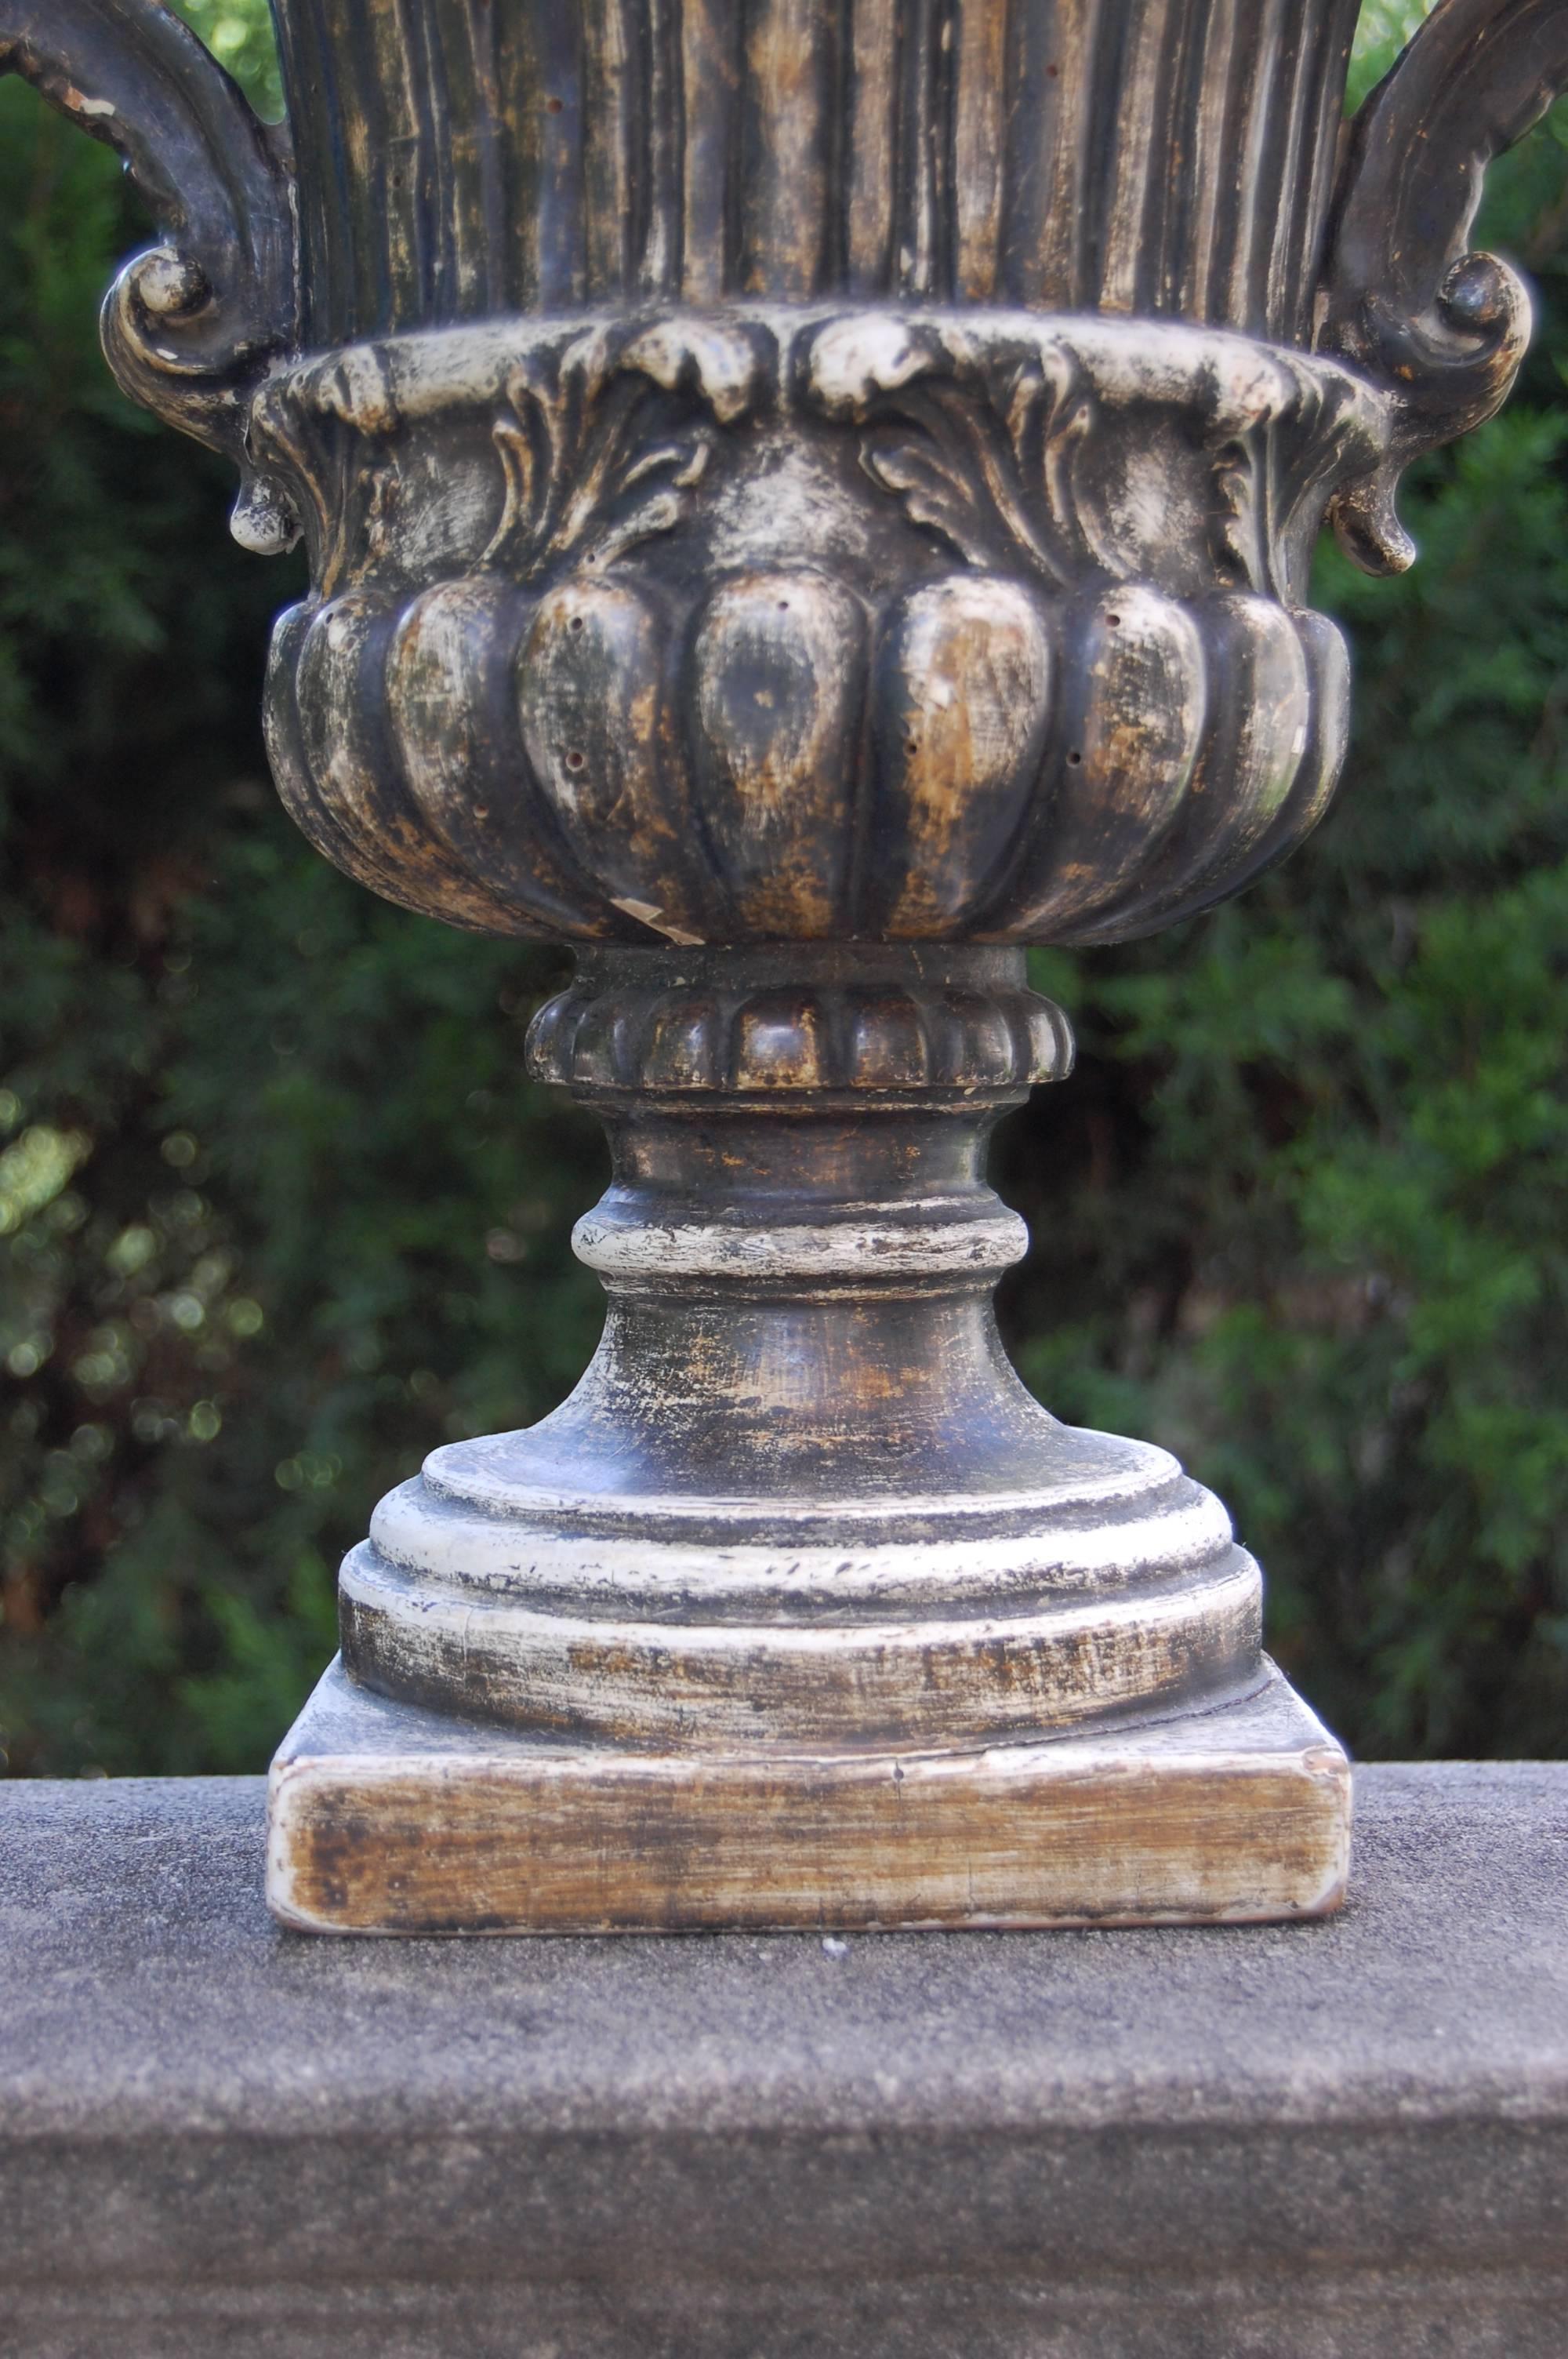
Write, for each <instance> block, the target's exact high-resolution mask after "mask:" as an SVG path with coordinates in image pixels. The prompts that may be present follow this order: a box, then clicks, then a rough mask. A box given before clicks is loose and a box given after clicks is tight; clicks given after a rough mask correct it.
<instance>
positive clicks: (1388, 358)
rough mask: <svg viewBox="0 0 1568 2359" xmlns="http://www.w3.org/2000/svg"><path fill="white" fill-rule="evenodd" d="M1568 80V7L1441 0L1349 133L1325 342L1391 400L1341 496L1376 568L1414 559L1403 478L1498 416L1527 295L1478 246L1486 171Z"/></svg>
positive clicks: (1352, 533) (1564, 3) (1521, 345)
mask: <svg viewBox="0 0 1568 2359" xmlns="http://www.w3.org/2000/svg"><path fill="white" fill-rule="evenodd" d="M1565 87H1568V0H1439V5H1437V7H1436V8H1434V9H1433V13H1432V15H1431V16H1429V17H1428V18H1427V19H1426V22H1425V23H1424V24H1423V25H1422V27H1421V28H1420V30H1419V31H1418V32H1417V33H1416V35H1415V36H1414V38H1413V39H1412V40H1411V42H1410V43H1409V45H1408V47H1407V48H1406V49H1405V50H1404V52H1403V54H1402V55H1401V56H1400V59H1399V60H1398V61H1397V63H1396V64H1395V66H1394V67H1393V70H1392V71H1391V72H1390V73H1389V74H1388V75H1387V76H1386V78H1385V79H1384V81H1383V82H1381V83H1380V84H1379V87H1378V88H1377V89H1376V90H1375V91H1374V92H1372V95H1371V96H1370V97H1369V98H1368V101H1367V103H1366V104H1365V105H1364V106H1363V107H1362V108H1361V110H1360V113H1359V114H1357V117H1356V120H1355V122H1354V124H1353V125H1352V126H1351V131H1350V136H1349V139H1348V141H1347V143H1346V154H1345V159H1344V163H1343V166H1342V168H1341V172H1340V179H1339V188H1338V192H1337V195H1336V202H1335V209H1334V216H1333V220H1332V223H1331V225H1330V233H1329V246H1328V255H1327V261H1326V265H1325V272H1324V277H1323V280H1322V286H1321V293H1320V299H1319V329H1318V344H1319V348H1320V349H1321V350H1324V351H1326V352H1331V353H1342V354H1344V356H1345V357H1346V359H1348V360H1350V361H1351V362H1353V363H1354V364H1356V365H1357V367H1359V368H1360V369H1362V370H1363V371H1364V372H1366V373H1367V374H1368V375H1371V376H1372V377H1374V378H1375V379H1377V380H1378V381H1379V383H1380V384H1381V385H1382V386H1384V387H1385V388H1386V389H1387V390H1388V392H1389V393H1390V395H1391V396H1392V397H1393V403H1394V418H1395V423H1394V433H1393V441H1392V445H1391V448H1390V451H1389V454H1388V457H1387V458H1386V460H1385V461H1384V462H1383V463H1382V465H1381V466H1380V467H1379V469H1378V471H1377V472H1376V473H1375V474H1372V475H1370V476H1368V477H1366V478H1365V479H1363V480H1362V481H1361V482H1359V483H1357V484H1351V485H1350V486H1349V487H1348V488H1347V489H1346V490H1345V491H1343V492H1342V493H1341V494H1340V495H1339V496H1338V498H1337V500H1336V503H1335V506H1334V510H1333V517H1334V524H1335V528H1336V531H1337V533H1338V535H1339V538H1340V541H1341V544H1342V545H1343V546H1344V548H1345V549H1346V551H1347V552H1348V554H1349V555H1350V556H1351V557H1353V558H1354V559H1355V560H1356V561H1357V563H1358V564H1359V565H1361V566H1362V567H1364V568H1365V569H1366V571H1368V572H1378V573H1391V572H1401V571H1403V570H1404V568H1405V567H1406V566H1408V565H1409V564H1410V563H1411V559H1412V558H1413V557H1414V555H1415V550H1414V547H1413V545H1412V543H1411V539H1410V538H1409V535H1408V534H1407V533H1406V532H1405V530H1404V528H1403V527H1402V526H1401V525H1400V521H1399V517H1398V516H1397V514H1396V512H1395V507H1394V495H1395V492H1396V490H1397V488H1398V484H1399V479H1400V473H1402V471H1403V469H1404V468H1405V466H1406V465H1407V464H1408V463H1409V462H1410V461H1411V459H1413V458H1414V457H1416V456H1417V454H1418V453H1419V452H1421V451H1431V450H1435V449H1436V448H1437V446H1438V445H1439V444H1440V443H1443V442H1448V441H1452V440H1454V437H1455V436H1457V435H1460V434H1465V433H1467V432H1468V431H1469V429H1471V428H1472V427H1474V426H1479V425H1480V424H1481V423H1482V421H1483V420H1484V419H1487V418H1490V417H1491V415H1492V413H1493V412H1494V410H1496V409H1498V408H1500V407H1501V405H1502V403H1503V402H1504V401H1505V400H1506V399H1507V398H1508V395H1509V388H1510V387H1511V386H1512V384H1513V381H1514V378H1515V376H1516V375H1518V372H1519V364H1520V362H1521V361H1522V360H1523V358H1524V354H1525V350H1526V347H1527V346H1528V344H1529V342H1530V297H1529V295H1528V293H1527V292H1526V290H1525V288H1524V286H1523V285H1522V283H1521V282H1520V280H1519V277H1518V276H1517V274H1516V273H1515V272H1514V271H1512V270H1510V269H1509V266H1508V264H1507V263H1506V262H1500V261H1498V258H1497V256H1496V255H1490V254H1472V253H1470V252H1468V251H1467V250H1466V249H1467V242H1468V238H1469V234H1470V230H1471V226H1472V224H1473V223H1474V222H1475V218H1476V208H1477V206H1478V205H1479V203H1480V201H1481V189H1482V183H1483V181H1484V179H1485V178H1486V172H1487V165H1488V164H1490V163H1491V162H1492V160H1493V158H1495V157H1498V156H1500V155H1501V154H1502V153H1503V151H1504V149H1505V148H1508V147H1512V146H1513V145H1514V143H1515V142H1516V141H1517V140H1519V139H1522V138H1523V136H1524V135H1525V133H1526V132H1527V131H1529V130H1530V127H1531V126H1532V125H1534V124H1536V123H1538V122H1539V121H1540V119H1541V116H1542V115H1543V114H1545V113H1546V111H1547V109H1548V107H1549V106H1551V104H1552V102H1553V100H1554V99H1555V98H1556V97H1557V96H1558V94H1559V93H1560V92H1562V91H1563V89H1564V88H1565Z"/></svg>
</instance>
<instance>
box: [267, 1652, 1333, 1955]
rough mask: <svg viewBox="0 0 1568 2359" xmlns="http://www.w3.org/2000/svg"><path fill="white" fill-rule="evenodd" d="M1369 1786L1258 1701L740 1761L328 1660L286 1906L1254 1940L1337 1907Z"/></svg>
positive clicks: (326, 1920) (277, 1852) (572, 1923)
mask: <svg viewBox="0 0 1568 2359" xmlns="http://www.w3.org/2000/svg"><path fill="white" fill-rule="evenodd" d="M1349 1838H1350V1772H1349V1765H1348V1763H1347V1761H1346V1756H1345V1755H1344V1753H1343V1752H1342V1751H1341V1750H1340V1747H1339V1746H1338V1745H1336V1743H1335V1741H1334V1739H1333V1737H1332V1736H1330V1735H1329V1734H1328V1732H1327V1731H1326V1729H1325V1728H1324V1727H1323V1725H1322V1723H1320V1722H1319V1721H1317V1720H1316V1719H1314V1716H1313V1714H1312V1713H1311V1712H1309V1711H1308V1710H1307V1708H1306V1706H1305V1705H1304V1704H1303V1702H1302V1701H1301V1700H1300V1698H1299V1697H1297V1696H1296V1695H1295V1694H1294V1693H1293V1692H1292V1690H1291V1689H1290V1688H1289V1687H1288V1686H1287V1685H1286V1683H1285V1681H1284V1680H1283V1679H1282V1678H1281V1676H1280V1674H1279V1672H1278V1671H1277V1670H1273V1669H1272V1668H1271V1670H1270V1676H1269V1680H1268V1682H1267V1684H1266V1685H1265V1686H1264V1687H1263V1688H1262V1689H1261V1690H1260V1692H1258V1693H1257V1694H1255V1695H1253V1696H1250V1697H1249V1698H1248V1699H1247V1701H1244V1702H1241V1703H1236V1704H1230V1705H1228V1706H1226V1707H1225V1708H1223V1709H1221V1710H1218V1711H1215V1712H1206V1713H1200V1714H1195V1715H1192V1716H1189V1717H1187V1718H1185V1719H1181V1720H1173V1721H1168V1722H1165V1723H1162V1725H1161V1726H1159V1727H1154V1728H1141V1729H1136V1730H1130V1729H1129V1730H1119V1731H1116V1732H1102V1733H1100V1734H1095V1735H1087V1736H1075V1737H1066V1738H1057V1739H1055V1740H1054V1741H1053V1742H1051V1743H1049V1744H1033V1745H1007V1746H998V1747H993V1748H992V1749H991V1750H989V1751H988V1752H979V1753H947V1754H925V1755H908V1754H905V1755H899V1756H892V1755H887V1754H878V1755H863V1756H862V1755H853V1756H844V1755H840V1756H828V1757H824V1756H810V1757H796V1756H790V1757H786V1758H780V1757H778V1756H772V1757H768V1758H730V1757H728V1756H717V1755H703V1754H700V1753H691V1754H681V1755H678V1756H676V1755H672V1756H650V1755H638V1754H633V1753H624V1752H620V1751H615V1750H611V1749H610V1748H608V1747H594V1746H587V1745H577V1744H562V1743H550V1742H545V1741H542V1740H540V1739H538V1738H534V1737H528V1736H523V1735H519V1734H514V1733H512V1732H510V1731H507V1730H505V1729H501V1728H488V1727H484V1726H481V1725H480V1724H479V1723H474V1722H469V1721H453V1720H449V1719H446V1718H444V1717H441V1716H439V1715H438V1714H436V1713H433V1712H421V1711H418V1710H416V1709H414V1708H412V1707H410V1706H408V1705H406V1704H395V1703H389V1702H387V1701H384V1699H382V1698H381V1697H379V1696H374V1695H371V1694H369V1693H367V1692H366V1691H365V1690H363V1689H361V1688H358V1687H355V1686H354V1685H353V1683H352V1682H351V1680H348V1679H347V1678H346V1677H345V1675H344V1673H343V1670H342V1669H341V1665H340V1664H338V1663H334V1664H333V1666H332V1668H331V1669H330V1670H329V1671H328V1673H327V1675H326V1677H325V1678H324V1679H323V1680H322V1681H321V1683H320V1685H319V1688H318V1689H317V1690H316V1692H315V1694H314V1695H313V1696H312V1697H311V1699H310V1701H309V1702H308V1704H307V1705H306V1707H305V1710H304V1712H302V1713H301V1715H300V1717H299V1719H298V1720H297V1723H295V1726H294V1728H293V1729H292V1730H291V1731H290V1733H289V1735H288V1737H287V1740H286V1741H285V1743H284V1745H282V1747H281V1748H280V1750H279V1752H278V1755H277V1757H276V1760H275V1762H274V1763H273V1767H272V1778H271V1786H270V1794H269V1812H268V1837H267V1899H268V1902H269V1905H270V1906H271V1908H272V1909H273V1911H274V1913H275V1915H276V1916H277V1917H278V1918H279V1919H281V1920H282V1922H283V1923H284V1924H285V1925H288V1926H291V1927H294V1928H297V1930H302V1931H308V1932H322V1933H513V1932H515V1933H585V1932H593V1933H598V1932H665V1931H669V1932H674V1931H682V1930H693V1929H697V1928H709V1929H719V1928H723V1927H730V1928H747V1929H750V1930H799V1929H803V1928H810V1929H814V1930H831V1929H838V1930H846V1931H849V1930H854V1931H870V1930H873V1929H876V1928H890V1929H891V1928H900V1927H903V1928H908V1927H915V1926H966V1925H968V1926H1052V1925H1153V1924H1167V1925H1169V1924H1194V1923H1204V1922H1221V1923H1232V1924H1238V1923H1247V1922H1249V1921H1251V1922H1256V1921H1259V1920H1267V1919H1278V1918H1289V1917H1318V1916H1325V1915H1327V1914H1328V1913H1329V1912H1330V1911H1331V1910H1333V1909H1335V1908H1337V1907H1338V1905H1339V1902H1340V1900H1341V1898H1342V1897H1343V1895H1344V1889H1345V1876H1346V1866H1347V1864H1348V1855H1349Z"/></svg>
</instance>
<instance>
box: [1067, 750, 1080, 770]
mask: <svg viewBox="0 0 1568 2359" xmlns="http://www.w3.org/2000/svg"><path fill="white" fill-rule="evenodd" d="M1083 758H1084V757H1083V756H1082V755H1081V754H1080V753H1079V751H1078V749H1077V747H1076V745H1075V746H1074V748H1073V750H1072V752H1071V753H1070V754H1069V755H1068V756H1067V759H1068V761H1069V762H1071V764H1072V766H1073V767H1074V769H1075V770H1076V768H1077V766H1078V765H1079V763H1080V762H1081V761H1082V760H1083Z"/></svg>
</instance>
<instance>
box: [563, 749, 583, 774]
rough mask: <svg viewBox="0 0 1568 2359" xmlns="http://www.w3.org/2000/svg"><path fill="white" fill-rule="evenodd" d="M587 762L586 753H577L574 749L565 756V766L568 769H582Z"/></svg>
mask: <svg viewBox="0 0 1568 2359" xmlns="http://www.w3.org/2000/svg"><path fill="white" fill-rule="evenodd" d="M587 762H588V756H587V755H586V754H579V753H577V752H575V751H574V752H572V753H570V754H568V756H567V767H568V770H580V769H583V768H584V767H586V766H587Z"/></svg>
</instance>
